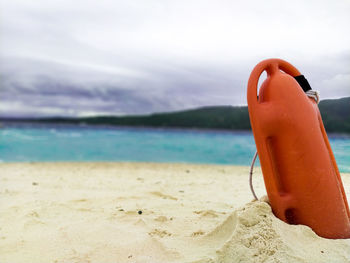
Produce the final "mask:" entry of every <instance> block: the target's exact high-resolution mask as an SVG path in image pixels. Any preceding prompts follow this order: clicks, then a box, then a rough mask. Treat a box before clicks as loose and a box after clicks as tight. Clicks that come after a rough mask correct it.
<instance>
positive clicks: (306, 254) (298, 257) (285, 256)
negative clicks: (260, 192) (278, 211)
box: [198, 201, 350, 263]
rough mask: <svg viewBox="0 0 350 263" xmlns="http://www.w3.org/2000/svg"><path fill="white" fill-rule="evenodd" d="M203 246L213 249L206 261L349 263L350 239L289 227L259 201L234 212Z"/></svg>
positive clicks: (267, 205) (209, 235)
mask: <svg viewBox="0 0 350 263" xmlns="http://www.w3.org/2000/svg"><path fill="white" fill-rule="evenodd" d="M202 243H203V244H207V246H208V245H209V244H212V245H211V246H208V248H209V247H211V248H213V247H215V248H216V249H215V255H212V256H210V259H207V261H208V262H222V263H224V262H230V263H232V262H349V261H350V240H330V239H324V238H320V237H319V236H317V235H316V234H315V233H314V232H313V231H312V230H311V229H310V228H309V227H307V226H302V225H298V226H292V225H288V224H286V223H284V222H282V221H281V220H279V219H278V218H276V217H275V216H274V215H273V213H272V211H271V207H270V206H269V204H267V203H265V202H261V201H256V202H251V203H248V204H246V205H245V206H244V207H243V208H240V209H238V210H236V211H235V212H233V213H232V214H231V215H230V216H229V217H228V218H227V219H226V220H225V221H224V222H223V223H222V224H220V225H218V226H217V227H216V228H215V230H214V231H212V232H211V233H209V234H208V235H207V236H205V237H203V240H202ZM198 262H201V261H198Z"/></svg>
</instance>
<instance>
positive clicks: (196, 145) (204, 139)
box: [0, 124, 350, 172]
mask: <svg viewBox="0 0 350 263" xmlns="http://www.w3.org/2000/svg"><path fill="white" fill-rule="evenodd" d="M329 139H330V143H331V146H332V149H333V152H334V154H335V157H336V160H337V163H338V167H339V169H340V171H341V172H350V136H336V135H329ZM254 152H255V143H254V138H253V135H252V133H251V132H229V131H213V130H210V131H208V130H177V129H149V128H125V127H87V126H85V127H81V126H64V125H38V124H35V125H30V124H16V125H14V124H12V125H6V124H5V125H4V126H3V127H2V128H1V129H0V161H1V162H30V161H38V162H46V161H141V162H175V163H178V162H186V163H209V164H233V165H250V162H251V159H252V157H253V155H254Z"/></svg>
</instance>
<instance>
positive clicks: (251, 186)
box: [249, 151, 258, 200]
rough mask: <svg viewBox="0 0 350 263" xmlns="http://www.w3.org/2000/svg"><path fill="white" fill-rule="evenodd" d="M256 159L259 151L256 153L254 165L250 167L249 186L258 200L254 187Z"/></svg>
mask: <svg viewBox="0 0 350 263" xmlns="http://www.w3.org/2000/svg"><path fill="white" fill-rule="evenodd" d="M256 157H258V151H255V154H254V157H253V160H252V164H251V165H250V172H249V186H250V191H251V192H252V194H253V196H254V199H255V200H258V197H257V196H256V194H255V191H254V187H253V169H254V164H255V161H256Z"/></svg>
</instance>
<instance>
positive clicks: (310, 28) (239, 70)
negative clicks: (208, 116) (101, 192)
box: [0, 0, 350, 116]
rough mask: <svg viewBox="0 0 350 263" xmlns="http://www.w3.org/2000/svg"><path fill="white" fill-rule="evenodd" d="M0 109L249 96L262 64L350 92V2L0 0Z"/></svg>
mask: <svg viewBox="0 0 350 263" xmlns="http://www.w3.org/2000/svg"><path fill="white" fill-rule="evenodd" d="M0 5H1V6H0V7H1V8H0V70H1V71H0V74H1V75H0V116H82V115H96V114H98V115H101V114H117V115H124V114H145V113H151V112H162V111H173V110H180V109H188V108H194V107H199V106H205V105H246V85H247V81H248V78H249V74H250V72H251V70H252V69H253V67H254V66H255V65H256V64H257V63H258V62H260V61H261V60H263V59H266V58H271V57H278V58H282V59H285V60H287V61H289V62H291V63H292V64H294V65H295V66H296V67H297V68H298V69H299V70H300V71H301V72H302V73H303V74H304V75H305V76H306V77H307V78H308V80H309V82H310V84H311V86H312V87H313V89H315V90H318V91H320V95H321V98H323V99H325V98H339V97H344V96H350V34H349V28H350V15H349V14H350V1H348V0H346V1H345V0H344V1H331V0H329V1H281V0H277V1H260V0H253V1H248V0H245V1H233V0H230V1H224V0H212V1H206V0H198V1H191V0H176V1H175V0H174V1H165V0H163V1H159V0H154V1H153V0H139V1H138V0H134V1H119V0H113V1H112V0H111V1H108V0H94V1H89V0H74V1H72V0H57V1H55V0H35V1H28V0H22V1H19V0H0Z"/></svg>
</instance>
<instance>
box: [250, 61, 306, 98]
mask: <svg viewBox="0 0 350 263" xmlns="http://www.w3.org/2000/svg"><path fill="white" fill-rule="evenodd" d="M280 70H282V71H284V72H285V73H287V74H289V75H291V76H292V77H296V76H299V75H301V74H300V72H299V70H297V69H296V68H295V67H294V66H293V65H292V64H290V63H288V62H287V61H285V60H282V59H278V58H271V59H266V60H263V61H261V62H260V63H259V64H258V65H256V66H255V68H254V69H253V71H252V73H251V74H250V77H249V81H248V92H247V99H248V105H249V104H255V103H257V101H258V100H257V98H258V94H257V88H258V82H259V79H260V76H261V74H262V73H263V72H264V71H266V73H267V75H268V76H270V75H272V74H274V73H276V72H277V71H280Z"/></svg>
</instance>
